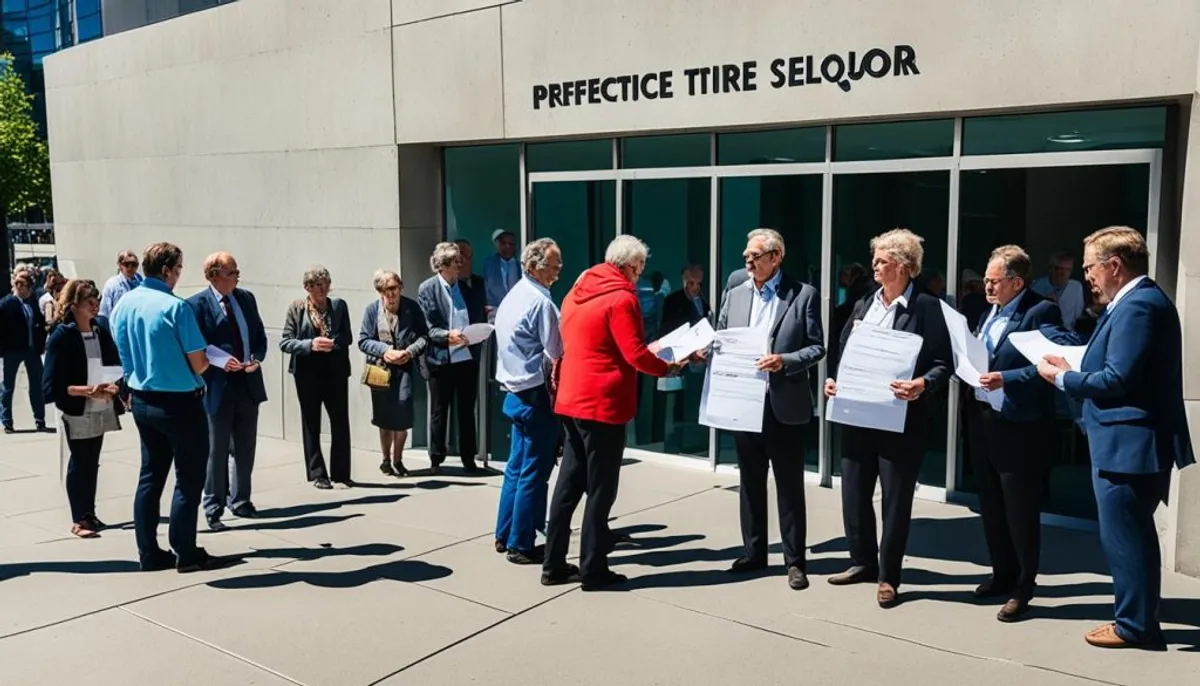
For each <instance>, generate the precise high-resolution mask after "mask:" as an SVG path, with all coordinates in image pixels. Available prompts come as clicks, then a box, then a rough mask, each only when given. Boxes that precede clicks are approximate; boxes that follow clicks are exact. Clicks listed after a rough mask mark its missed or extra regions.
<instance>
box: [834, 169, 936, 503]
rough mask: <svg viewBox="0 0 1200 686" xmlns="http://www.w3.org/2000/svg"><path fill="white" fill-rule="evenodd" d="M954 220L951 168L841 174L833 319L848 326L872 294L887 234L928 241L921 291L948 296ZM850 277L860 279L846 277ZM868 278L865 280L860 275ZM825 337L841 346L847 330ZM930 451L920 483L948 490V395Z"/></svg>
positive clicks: (837, 453) (837, 448) (837, 443)
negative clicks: (858, 303) (877, 241)
mask: <svg viewBox="0 0 1200 686" xmlns="http://www.w3.org/2000/svg"><path fill="white" fill-rule="evenodd" d="M949 218H950V173H949V172H948V171H924V172H896V173H880V174H840V175H835V176H834V179H833V264H832V265H831V267H832V269H831V278H830V279H829V287H830V288H831V289H833V290H832V291H831V293H836V294H837V295H836V298H835V299H834V301H833V306H834V309H833V314H832V317H831V318H830V319H831V321H833V322H837V323H838V324H840V325H841V326H843V327H844V326H846V325H848V324H847V322H848V321H849V319H850V312H851V310H853V308H854V301H855V300H856V299H857V298H859V297H862V296H863V295H865V294H866V293H868V292H870V291H871V290H873V281H872V280H871V276H870V275H871V268H870V265H871V251H870V242H871V239H872V238H874V237H875V236H878V235H879V234H881V233H883V232H884V231H888V230H891V229H895V228H905V229H909V230H911V231H913V232H914V233H916V234H917V235H918V236H921V237H922V238H924V239H925V240H924V248H925V258H924V264H923V270H922V273H921V276H920V278H919V279H918V282H919V285H920V286H921V287H922V288H925V289H926V290H928V291H930V292H932V293H934V295H937V296H939V297H944V294H945V284H946V280H945V270H946V258H947V251H946V243H947V239H948V230H947V229H948V223H949ZM849 274H854V275H858V276H856V278H853V279H847V278H843V277H845V276H847V275H849ZM861 275H865V276H861ZM830 329H831V330H830V331H828V332H826V336H827V337H828V338H829V340H830V341H831V345H835V344H836V341H837V340H838V337H840V336H841V333H842V332H841V331H840V330H834V329H835V327H833V326H831V327H830ZM934 402H935V403H936V406H935V409H934V411H933V417H934V419H933V423H932V426H930V427H929V446H928V449H927V450H926V453H925V459H924V461H923V462H922V465H921V474H920V483H921V484H923V485H926V486H935V487H944V486H945V485H946V431H947V427H948V424H947V408H948V405H949V391H948V389H945V390H942V391H941V392H939V393H938V394H937V396H936V397H935V398H934ZM829 428H830V435H831V443H830V445H831V455H830V457H831V459H832V462H833V464H832V467H833V471H834V474H838V475H840V474H841V469H842V465H841V432H842V427H841V425H840V424H835V423H832V422H831V423H830V424H829Z"/></svg>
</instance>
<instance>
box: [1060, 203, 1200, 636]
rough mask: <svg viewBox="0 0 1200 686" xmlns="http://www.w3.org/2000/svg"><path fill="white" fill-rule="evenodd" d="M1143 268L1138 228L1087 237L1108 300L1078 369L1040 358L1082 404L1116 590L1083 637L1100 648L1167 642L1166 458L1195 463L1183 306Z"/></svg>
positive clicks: (1096, 288) (1097, 283) (1089, 262)
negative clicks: (1112, 602) (1111, 614)
mask: <svg viewBox="0 0 1200 686" xmlns="http://www.w3.org/2000/svg"><path fill="white" fill-rule="evenodd" d="M1149 269H1150V251H1149V250H1148V249H1147V248H1146V241H1145V240H1144V239H1143V238H1142V235H1141V234H1140V233H1138V232H1137V231H1136V230H1134V229H1131V228H1128V227H1123V226H1116V227H1109V228H1107V229H1101V230H1100V231H1097V232H1096V233H1093V234H1092V235H1090V236H1088V237H1087V238H1085V239H1084V241H1083V276H1084V278H1085V279H1087V282H1088V285H1089V286H1091V288H1092V292H1093V293H1094V294H1095V295H1096V297H1097V298H1098V299H1099V300H1100V301H1101V302H1107V303H1108V306H1107V307H1106V308H1105V310H1104V313H1103V314H1102V315H1101V316H1100V319H1099V321H1098V322H1097V323H1096V330H1095V332H1094V333H1093V334H1092V339H1091V341H1090V342H1089V343H1088V346H1087V352H1086V353H1085V354H1084V356H1083V363H1082V369H1080V370H1079V371H1072V370H1070V368H1069V366H1068V364H1067V363H1066V361H1065V360H1063V359H1061V358H1058V357H1053V356H1049V357H1047V358H1046V359H1044V360H1043V361H1042V362H1041V363H1040V364H1039V365H1038V372H1039V373H1040V374H1041V376H1042V378H1044V379H1046V380H1047V381H1051V382H1053V383H1054V384H1055V385H1056V386H1058V387H1059V388H1061V389H1062V390H1064V391H1065V392H1066V393H1067V396H1068V397H1070V398H1073V399H1075V400H1078V401H1082V403H1083V426H1084V429H1085V430H1086V431H1087V436H1088V444H1089V447H1090V449H1091V457H1092V485H1093V487H1094V488H1095V490H1096V504H1097V506H1098V509H1099V516H1100V544H1101V545H1102V546H1103V547H1104V554H1105V556H1106V557H1107V558H1108V566H1109V568H1110V570H1111V571H1112V577H1113V592H1114V594H1115V595H1116V608H1115V609H1116V622H1115V623H1113V624H1105V625H1103V626H1100V627H1098V628H1096V629H1094V630H1092V632H1091V633H1089V634H1088V635H1087V642H1088V643H1090V644H1091V645H1094V646H1097V647H1100V648H1126V647H1150V648H1162V647H1163V637H1162V630H1161V628H1160V626H1159V622H1158V607H1159V603H1160V600H1161V587H1162V560H1161V557H1160V553H1159V547H1158V532H1157V529H1156V528H1155V526H1154V511H1155V510H1156V509H1157V508H1158V504H1159V503H1161V502H1162V501H1163V500H1165V499H1166V497H1167V493H1168V491H1169V489H1170V483H1171V465H1172V463H1174V464H1175V465H1176V466H1178V467H1180V468H1183V467H1185V466H1187V465H1189V464H1192V463H1193V462H1195V461H1196V459H1195V456H1194V455H1193V452H1192V444H1191V438H1190V436H1189V435H1188V426H1187V417H1186V415H1185V414H1184V406H1183V335H1182V331H1181V328H1180V323H1179V313H1178V311H1176V309H1175V305H1174V304H1173V303H1172V302H1171V300H1170V298H1168V297H1167V294H1166V293H1164V292H1163V291H1162V289H1161V288H1159V287H1158V285H1157V284H1155V283H1154V282H1153V281H1152V280H1150V278H1149V277H1148V276H1146V274H1147V273H1148V272H1149Z"/></svg>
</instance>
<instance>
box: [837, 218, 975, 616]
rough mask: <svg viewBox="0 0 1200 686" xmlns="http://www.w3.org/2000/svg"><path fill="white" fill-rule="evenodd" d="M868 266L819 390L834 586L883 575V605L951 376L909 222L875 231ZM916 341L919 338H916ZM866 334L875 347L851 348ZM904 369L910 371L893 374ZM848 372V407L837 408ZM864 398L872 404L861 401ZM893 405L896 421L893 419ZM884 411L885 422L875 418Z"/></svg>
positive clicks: (890, 596)
mask: <svg viewBox="0 0 1200 686" xmlns="http://www.w3.org/2000/svg"><path fill="white" fill-rule="evenodd" d="M871 252H872V254H873V257H872V260H871V268H872V270H873V271H874V275H875V281H876V282H877V283H878V284H879V285H880V288H879V289H877V290H876V291H875V292H873V293H870V294H868V295H866V296H865V297H863V298H862V299H861V300H859V301H858V304H856V305H855V306H854V312H853V313H852V314H851V317H850V321H849V322H848V323H847V324H846V328H845V329H843V330H842V332H841V339H840V342H839V345H838V346H837V348H836V351H837V355H836V356H834V355H831V356H830V357H831V364H830V373H831V374H832V375H833V376H832V377H831V378H829V379H827V380H826V381H825V395H826V396H827V397H828V398H830V408H829V419H830V420H831V421H836V422H839V423H842V424H845V425H846V427H845V430H844V432H843V434H842V519H843V523H844V525H845V528H846V541H847V543H848V544H849V547H850V559H851V566H850V568H849V569H847V570H846V571H845V572H843V573H841V574H837V575H835V576H832V577H830V578H829V583H831V584H834V585H836V586H840V585H846V584H857V583H874V582H876V581H878V582H879V589H878V593H877V594H876V600H877V601H878V603H879V606H880V607H883V608H890V607H894V606H895V605H896V604H897V602H898V596H897V589H898V588H899V586H900V568H901V565H902V563H903V561H904V550H905V548H906V547H907V546H908V532H909V526H910V523H911V522H910V520H911V519H912V505H913V496H914V494H915V493H916V487H917V476H918V473H919V472H920V469H921V461H922V460H923V459H924V457H925V451H926V449H927V447H928V445H929V428H930V426H931V424H932V412H933V405H934V400H933V399H932V398H933V396H934V394H935V393H937V392H938V391H940V390H941V389H942V388H944V387H945V386H946V384H947V382H948V381H949V379H950V373H951V369H952V366H953V353H952V349H951V345H950V336H949V334H948V333H947V328H946V319H945V317H944V315H943V314H942V301H940V300H938V299H937V298H936V297H935V296H933V295H930V294H929V293H926V292H924V291H922V290H921V289H920V288H918V287H917V286H916V285H915V284H914V283H913V279H914V278H915V277H916V275H918V274H920V273H921V261H922V259H923V257H924V249H923V248H922V246H921V238H920V237H919V236H917V235H916V234H914V233H913V232H911V231H909V230H908V229H893V230H891V231H888V232H886V233H883V234H881V235H879V236H876V237H875V238H873V239H871ZM914 341H916V343H915V345H914ZM864 343H866V344H867V347H869V348H871V349H872V350H868V351H858V352H857V354H855V355H854V356H853V357H852V356H851V354H850V353H852V352H855V350H854V348H857V347H861V346H863V344H864ZM900 370H903V371H904V372H906V373H903V374H901V375H898V374H897V372H898V371H900ZM835 379H838V380H844V381H845V382H846V386H847V387H846V388H845V389H844V390H845V391H847V395H850V396H851V398H850V399H851V400H852V404H851V407H852V408H857V409H858V410H859V411H856V412H853V413H851V415H850V416H846V415H844V414H843V413H842V412H841V410H840V409H839V406H838V402H839V400H840V399H846V398H845V396H841V398H839V394H840V393H841V392H842V390H843V389H842V388H841V386H839V384H838V382H837V381H835ZM862 408H874V411H873V412H872V411H869V410H868V411H863V410H862ZM897 410H899V412H900V414H899V415H898V416H899V418H900V419H901V421H899V422H895V420H894V418H895V417H896V416H897ZM880 418H883V419H885V420H887V421H886V422H880V421H879V419H880ZM876 480H878V481H879V482H880V485H881V486H882V488H883V537H882V540H881V541H880V542H878V543H877V542H876V538H875V507H874V505H873V499H874V495H875V482H876Z"/></svg>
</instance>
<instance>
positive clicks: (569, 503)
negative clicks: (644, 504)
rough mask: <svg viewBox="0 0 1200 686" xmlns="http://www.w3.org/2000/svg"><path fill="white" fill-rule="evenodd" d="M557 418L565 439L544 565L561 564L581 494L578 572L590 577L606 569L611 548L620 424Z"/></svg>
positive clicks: (621, 441) (622, 433) (558, 567)
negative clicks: (583, 502) (583, 503)
mask: <svg viewBox="0 0 1200 686" xmlns="http://www.w3.org/2000/svg"><path fill="white" fill-rule="evenodd" d="M563 424H564V427H565V429H566V434H567V436H566V439H567V440H566V447H565V449H564V450H563V459H562V465H561V466H560V467H559V470H558V482H557V483H555V484H554V496H553V497H552V498H551V499H550V522H549V524H548V525H547V526H546V558H545V563H544V568H545V570H546V571H559V570H561V569H562V568H564V567H566V565H567V549H568V548H569V546H570V541H571V517H573V516H574V515H575V508H576V507H577V506H578V505H579V500H580V498H582V497H583V496H584V495H585V494H586V495H587V505H586V506H585V509H584V511H583V532H582V538H581V540H580V544H579V545H580V557H579V569H580V572H581V573H582V574H583V576H584V578H595V577H597V576H600V575H603V574H605V573H606V572H608V553H609V552H610V550H611V549H612V533H611V531H610V530H609V528H608V515H609V513H610V512H611V511H612V506H613V503H614V502H616V500H617V484H618V481H619V477H620V474H621V459H622V457H623V456H624V454H625V425H624V424H605V423H603V422H593V421H588V420H583V419H572V418H570V417H565V418H564V419H563Z"/></svg>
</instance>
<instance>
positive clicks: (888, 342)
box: [826, 323, 922, 433]
mask: <svg viewBox="0 0 1200 686" xmlns="http://www.w3.org/2000/svg"><path fill="white" fill-rule="evenodd" d="M921 341H922V339H921V337H920V336H918V335H916V334H913V333H908V332H907V331H896V330H894V329H888V328H883V327H881V326H875V325H874V324H866V323H863V324H861V325H860V326H857V327H855V329H854V332H853V333H851V334H850V340H849V341H847V342H846V349H845V351H844V352H843V353H842V359H841V361H840V362H839V363H838V371H837V395H836V396H834V397H832V398H830V399H829V402H828V403H827V404H826V405H827V408H828V409H827V411H826V418H827V419H828V420H829V421H831V422H837V423H839V424H847V425H849V426H859V427H862V428H865V429H879V430H882V431H892V432H895V433H901V432H903V431H904V420H905V419H906V418H907V416H908V402H906V401H904V400H900V399H898V398H897V397H896V395H895V394H894V393H893V392H892V389H891V383H892V382H893V381H897V380H908V379H911V378H912V375H913V370H914V369H916V366H917V355H919V354H920V352H921Z"/></svg>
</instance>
